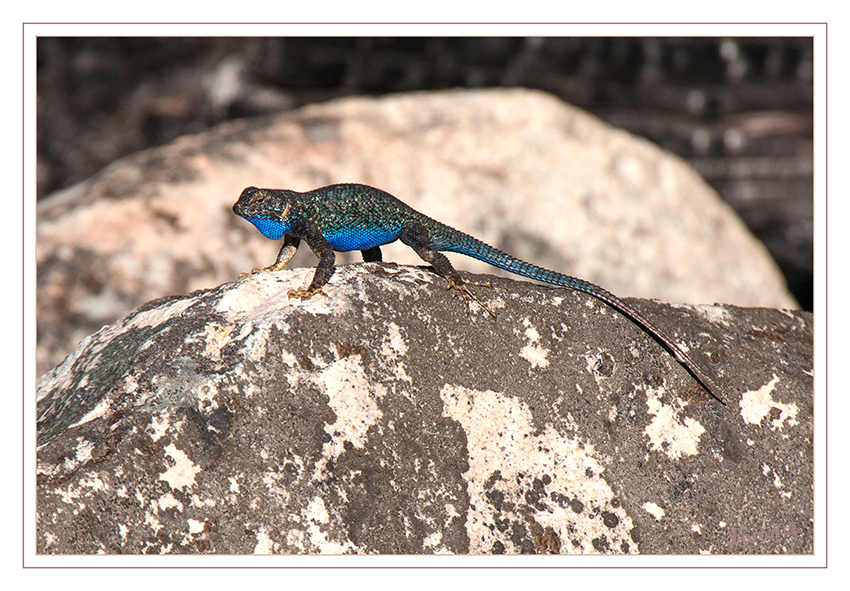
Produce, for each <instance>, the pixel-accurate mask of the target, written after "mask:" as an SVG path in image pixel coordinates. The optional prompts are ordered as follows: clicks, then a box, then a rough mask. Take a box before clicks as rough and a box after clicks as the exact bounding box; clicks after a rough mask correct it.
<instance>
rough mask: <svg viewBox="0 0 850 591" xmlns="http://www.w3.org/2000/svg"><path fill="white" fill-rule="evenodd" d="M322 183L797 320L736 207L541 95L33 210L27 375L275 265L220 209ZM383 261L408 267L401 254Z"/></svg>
mask: <svg viewBox="0 0 850 591" xmlns="http://www.w3.org/2000/svg"><path fill="white" fill-rule="evenodd" d="M335 182H360V183H366V184H371V185H375V186H378V187H379V188H381V189H384V190H386V191H389V192H390V193H393V194H394V195H396V196H397V197H399V198H400V199H402V200H403V201H405V202H407V203H408V204H410V205H412V206H413V207H415V208H417V209H420V210H421V211H423V212H424V213H426V214H429V215H431V216H432V217H435V218H437V219H439V220H440V221H443V222H445V223H448V224H450V225H454V226H456V227H458V228H460V229H462V230H464V231H466V232H468V233H470V234H473V235H475V236H476V237H479V238H481V239H483V240H485V241H487V242H489V243H491V244H493V245H494V246H496V247H499V248H501V249H502V250H505V251H507V252H510V253H511V254H514V255H516V256H519V257H521V258H524V259H526V260H529V261H531V262H534V263H536V264H539V265H543V266H545V267H549V268H551V269H553V270H556V271H562V272H566V273H568V274H570V275H577V276H579V277H582V278H583V279H587V280H590V281H593V282H594V283H598V284H599V285H602V286H603V287H606V288H608V289H610V290H611V291H613V292H614V293H616V294H618V295H625V296H639V297H657V298H663V299H665V300H667V301H672V302H684V303H709V304H710V303H713V302H723V303H733V304H736V305H740V306H768V307H781V308H789V307H794V302H793V299H792V298H791V297H790V296H789V295H788V293H787V291H786V290H785V286H784V281H783V279H782V277H781V274H780V273H779V272H778V270H777V269H776V266H775V265H774V263H773V261H772V260H771V259H770V256H769V255H768V254H767V251H766V250H765V248H764V247H763V246H762V245H761V244H760V243H759V242H758V241H756V240H755V239H754V238H753V237H752V236H751V235H750V233H749V232H748V231H747V230H746V228H745V227H744V225H743V223H742V222H741V221H740V220H739V219H738V218H737V216H736V215H735V214H734V213H733V212H732V211H731V209H729V208H728V207H727V206H726V205H725V204H723V203H722V202H721V200H720V199H719V197H718V196H717V195H716V194H715V192H714V191H713V190H711V189H710V188H709V187H708V186H707V185H706V184H705V183H704V182H703V181H702V179H700V177H699V176H698V175H697V174H696V173H695V172H694V171H693V170H692V169H691V168H690V167H689V166H688V165H687V164H686V163H685V162H684V161H682V160H680V159H679V158H677V157H675V156H673V155H671V154H669V153H666V152H664V151H662V150H660V149H659V148H657V147H656V146H654V145H652V144H650V143H649V142H647V141H646V140H643V139H639V138H636V137H633V136H631V135H629V134H627V133H625V132H623V131H620V130H617V129H614V128H612V127H610V126H608V125H606V124H604V123H602V122H601V121H599V120H598V119H596V118H594V117H592V116H590V115H588V114H587V113H585V112H583V111H581V110H579V109H576V108H573V107H571V106H569V105H566V104H564V103H562V102H561V101H559V100H557V99H555V98H554V97H552V96H549V95H546V94H544V93H541V92H537V91H527V90H490V91H447V92H438V93H419V94H410V95H403V96H392V97H385V98H380V99H370V98H350V99H345V100H340V101H335V102H332V103H327V104H321V105H310V106H308V107H305V108H303V109H299V110H298V111H294V112H291V113H286V114H283V115H279V116H275V117H269V118H263V119H257V120H245V121H236V122H232V123H227V124H222V125H221V126H219V127H217V128H216V129H214V130H212V131H210V132H207V133H203V134H199V135H196V136H191V137H183V138H180V139H178V140H176V141H174V142H173V143H172V144H170V145H167V146H164V147H161V148H156V149H152V150H147V151H145V152H142V153H139V154H137V155H134V156H132V157H128V158H125V159H122V160H121V161H119V162H116V163H114V164H113V165H111V166H109V167H108V168H106V169H104V170H103V171H102V172H101V173H99V174H98V175H96V176H95V177H93V178H91V179H90V180H88V181H86V182H83V183H80V184H78V185H76V186H74V187H71V188H69V189H66V190H64V191H62V192H61V193H57V194H55V195H54V196H52V197H51V198H48V199H46V200H45V201H44V202H42V203H40V204H39V209H38V244H37V257H38V373H39V375H41V374H42V373H43V372H45V371H47V370H48V369H50V368H51V367H53V366H55V365H57V364H58V363H60V362H61V361H62V359H63V358H64V357H65V356H66V355H67V354H68V353H70V352H71V351H72V350H73V349H74V348H75V347H76V345H77V343H79V341H80V340H81V339H83V338H85V336H86V335H89V334H91V333H93V332H95V331H96V330H98V329H99V328H100V327H101V326H102V325H104V324H108V323H111V322H113V321H114V320H116V319H117V318H120V317H121V316H123V315H125V314H127V313H129V312H130V311H131V310H133V309H134V308H136V307H138V306H140V305H141V304H142V303H144V302H146V301H149V300H151V299H154V298H158V297H162V296H165V295H169V294H178V293H187V292H189V291H192V290H195V289H201V288H208V287H212V286H215V285H218V284H220V283H222V282H224V281H228V280H230V279H231V278H233V277H234V276H235V275H236V273H238V272H239V271H245V270H247V269H250V268H252V267H253V266H259V265H267V264H269V263H271V262H272V261H273V260H274V256H275V254H276V253H277V248H278V246H277V245H275V244H273V243H272V242H269V241H267V240H265V239H264V238H263V237H262V236H261V235H260V234H259V233H258V232H256V230H254V229H253V227H251V226H250V225H249V224H247V223H246V222H245V221H244V220H240V219H238V218H236V217H235V216H233V214H232V212H231V211H230V206H231V205H232V204H233V202H235V201H236V198H237V197H238V196H239V193H240V192H241V191H242V189H244V188H245V187H247V186H260V187H271V188H290V189H297V190H306V189H312V188H315V187H319V186H322V185H326V184H330V183H335ZM304 250H306V249H304ZM314 260H315V259H313V258H312V255H310V254H305V255H303V256H301V255H299V258H297V259H296V260H294V261H293V262H292V264H293V266H298V265H304V264H308V265H309V264H312V263H313V262H314ZM351 260H352V259H351V258H348V259H347V258H345V257H341V258H340V261H342V262H345V261H351ZM385 260H393V261H396V262H400V263H415V264H418V263H419V262H420V261H419V260H418V259H417V258H416V255H415V254H413V253H412V252H411V251H410V250H409V249H407V248H404V247H401V246H397V247H390V248H388V249H387V250H386V257H385ZM457 266H459V267H461V268H465V269H469V270H473V271H476V272H484V271H488V272H489V270H488V268H487V267H486V266H485V265H484V264H483V263H478V262H475V261H468V260H465V259H463V258H462V257H459V258H458V259H457Z"/></svg>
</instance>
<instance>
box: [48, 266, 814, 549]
mask: <svg viewBox="0 0 850 591" xmlns="http://www.w3.org/2000/svg"><path fill="white" fill-rule="evenodd" d="M311 277H312V270H310V269H297V270H292V271H290V270H286V271H280V272H274V273H265V274H260V275H255V276H251V277H247V278H244V279H240V280H238V281H235V282H233V283H227V284H224V285H221V286H219V287H216V288H213V289H209V290H201V291H197V292H194V293H191V294H189V295H186V296H177V297H172V298H166V299H163V300H159V301H154V302H151V303H149V304H147V305H145V306H143V307H142V308H141V309H139V310H137V311H135V312H133V313H132V314H130V315H129V316H127V317H125V318H123V319H122V320H119V321H118V322H116V323H114V324H112V325H110V326H107V327H104V328H103V329H102V330H101V331H99V332H98V333H96V334H94V335H92V336H91V337H90V338H88V339H86V340H85V341H84V342H83V343H82V344H81V345H80V347H79V348H78V349H77V350H76V351H75V352H74V353H73V354H72V355H71V356H70V357H69V358H68V359H67V360H66V361H65V363H64V364H62V365H61V366H59V367H57V368H56V369H55V370H53V371H51V372H49V373H47V374H46V375H45V376H44V377H43V378H42V380H41V381H40V383H39V390H38V396H39V402H38V412H39V424H38V442H39V449H38V486H37V508H38V522H37V550H38V552H39V553H47V554H77V553H89V554H94V553H110V554H114V553H157V554H159V553H218V554H250V553H260V554H268V553H330V554H338V553H363V554H365V553H383V554H423V553H464V554H465V553H469V554H497V553H511V554H513V553H547V554H555V553H558V554H567V553H602V554H634V553H643V554H699V553H712V554H747V553H755V554H774V553H779V554H807V553H811V552H812V551H813V531H814V529H813V528H814V525H813V484H812V482H813V481H812V479H813V464H812V455H813V449H812V316H811V315H810V314H807V313H802V312H789V311H781V310H770V309H759V308H752V309H742V308H736V307H733V306H722V307H721V306H707V307H689V306H670V305H667V304H662V303H658V302H653V301H648V300H630V301H631V303H632V304H633V305H634V306H636V307H638V308H639V309H640V311H641V312H643V313H644V314H646V315H647V316H649V317H650V318H651V319H652V320H654V321H655V322H656V323H658V324H659V326H661V327H662V328H665V329H666V330H668V331H669V332H671V333H672V334H675V335H676V337H675V338H676V339H677V340H679V341H680V342H681V343H683V344H685V345H686V346H687V347H688V348H689V349H690V350H691V353H692V355H693V356H694V358H695V359H696V360H697V361H698V362H700V363H702V364H703V365H704V367H705V368H706V371H709V372H710V373H712V375H715V376H717V382H718V384H719V385H720V386H721V387H722V388H723V389H724V391H725V393H726V398H727V402H728V406H726V407H723V406H722V405H720V404H719V403H718V402H717V401H715V400H713V399H711V398H710V397H709V396H708V395H707V394H706V392H705V391H703V390H702V389H701V388H700V387H699V386H698V385H697V384H696V382H694V380H693V379H692V378H691V377H690V376H689V374H687V373H686V372H685V371H684V370H683V369H682V368H681V366H680V365H679V364H678V363H677V362H676V361H675V360H674V359H673V358H672V357H671V356H670V355H669V354H668V353H667V352H666V351H665V350H663V349H662V348H661V347H660V346H659V345H658V343H656V342H655V341H653V340H652V339H651V338H650V337H648V336H647V335H646V333H644V332H643V331H641V330H640V329H639V328H637V327H636V326H635V325H634V324H632V323H631V322H629V321H628V320H627V319H625V318H624V317H622V316H621V315H619V314H617V313H615V312H614V311H612V310H611V309H610V308H608V307H606V306H605V305H604V304H601V303H600V302H598V301H596V300H594V299H593V298H591V297H589V296H586V295H584V294H579V293H575V292H571V291H567V290H564V289H559V288H552V287H546V286H537V285H533V284H530V283H526V282H516V281H512V280H509V279H503V278H497V277H490V278H487V279H489V280H490V281H492V288H491V289H485V288H476V291H477V293H478V294H479V296H480V297H481V298H482V300H483V301H484V303H485V304H486V305H488V306H489V307H490V308H491V309H493V310H494V311H496V314H497V319H496V320H493V319H492V318H491V317H490V316H489V315H488V314H487V313H485V312H483V311H480V310H477V311H476V310H473V312H472V313H471V314H470V315H467V313H466V311H465V307H464V305H463V303H462V302H461V301H460V300H459V299H457V298H453V297H452V296H451V292H449V291H447V290H446V289H445V281H444V280H443V279H442V278H440V277H438V276H436V275H434V274H433V273H432V272H431V271H430V270H428V269H425V268H411V267H398V266H395V265H392V264H386V263H383V264H380V263H370V264H357V265H347V266H343V267H340V268H338V270H337V272H336V273H335V274H334V276H333V277H332V279H331V281H330V283H329V284H328V285H327V287H326V289H325V291H326V292H327V296H328V297H322V296H315V297H314V298H312V299H310V300H308V301H305V302H301V301H300V300H297V299H292V300H290V299H289V298H288V297H287V292H288V290H289V289H292V288H296V287H299V286H303V285H306V283H307V282H309V280H310V278H311ZM479 279H483V278H479Z"/></svg>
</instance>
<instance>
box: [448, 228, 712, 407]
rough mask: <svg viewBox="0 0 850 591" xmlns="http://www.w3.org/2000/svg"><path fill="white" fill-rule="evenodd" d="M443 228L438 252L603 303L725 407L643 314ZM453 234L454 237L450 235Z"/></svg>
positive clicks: (597, 291) (582, 282) (595, 289)
mask: <svg viewBox="0 0 850 591" xmlns="http://www.w3.org/2000/svg"><path fill="white" fill-rule="evenodd" d="M446 228H447V229H448V230H450V232H446V235H445V236H441V235H439V233H438V235H436V236H432V241H433V242H434V245H435V246H436V247H437V248H438V249H439V250H443V251H449V252H457V253H460V254H463V255H466V256H470V257H472V258H475V259H478V260H479V261H483V262H485V263H487V264H489V265H493V266H494V267H498V268H500V269H504V270H505V271H509V272H511V273H514V274H516V275H520V276H522V277H528V278H529V279H535V280H537V281H542V282H544V283H549V284H551V285H558V286H561V287H566V288H569V289H574V290H576V291H581V292H584V293H586V294H589V295H591V296H593V297H595V298H597V299H598V300H601V301H603V302H605V303H606V304H608V305H609V306H611V307H612V308H614V309H615V310H617V311H619V312H621V313H622V314H623V315H625V316H626V317H627V318H629V319H630V320H631V321H632V322H634V323H635V324H637V325H638V326H640V327H641V328H643V329H644V330H645V331H647V332H648V333H649V334H650V335H651V336H652V337H654V338H655V339H656V340H657V341H658V342H659V343H660V344H661V345H662V346H664V348H665V349H667V350H668V351H669V352H670V353H672V354H673V356H674V357H675V358H676V359H677V360H678V361H679V363H681V364H682V366H683V367H684V368H685V369H687V370H688V372H689V373H690V374H691V375H692V376H693V377H694V378H695V379H696V380H697V381H698V382H699V383H700V384H701V385H702V386H703V387H704V388H705V389H706V390H708V392H709V393H710V394H711V395H712V396H713V397H714V398H716V399H717V400H719V401H720V403H721V404H723V405H725V404H726V403H725V402H723V398H722V397H721V396H720V393H721V390H720V388H719V387H718V386H717V384H715V383H714V380H713V379H711V377H709V376H708V374H706V373H705V372H704V371H703V370H702V369H700V367H699V366H698V365H697V364H696V363H695V362H694V360H693V359H691V357H690V355H688V353H687V352H686V351H685V349H684V348H683V347H682V346H681V345H680V344H678V343H676V342H675V341H673V340H672V339H671V338H670V337H668V336H666V335H665V333H664V332H663V331H661V330H660V329H659V328H658V327H657V326H655V324H653V323H652V322H650V321H649V320H648V319H647V318H646V317H645V316H644V315H643V314H641V313H640V312H638V311H637V310H635V309H634V308H632V307H631V306H630V305H629V304H627V303H626V302H624V301H623V300H621V299H620V298H618V297H617V296H615V295H614V294H612V293H611V292H609V291H608V290H606V289H604V288H602V287H599V286H598V285H596V284H594V283H590V282H589V281H585V280H584V279H579V278H578V277H571V276H569V275H564V274H562V273H556V272H555V271H550V270H548V269H544V268H542V267H538V266H537V265H532V264H531V263H526V262H525V261H522V260H520V259H517V258H515V257H512V256H511V255H509V254H506V253H504V252H502V251H501V250H499V249H497V248H493V247H492V246H490V245H489V244H486V243H484V242H482V241H480V240H478V239H477V238H473V237H472V236H470V235H468V234H464V233H463V232H461V231H459V230H455V229H454V228H449V227H448V226H446ZM455 232H456V233H457V234H454V233H455ZM450 234H453V235H450Z"/></svg>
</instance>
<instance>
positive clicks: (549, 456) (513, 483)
mask: <svg viewBox="0 0 850 591" xmlns="http://www.w3.org/2000/svg"><path fill="white" fill-rule="evenodd" d="M440 397H441V398H442V400H443V403H444V405H445V406H444V410H443V414H444V416H448V417H450V418H452V419H454V420H456V421H458V422H459V423H460V424H461V425H462V426H463V428H464V431H465V432H466V437H467V446H468V453H469V470H467V471H466V472H465V473H464V478H465V479H466V481H467V491H468V493H469V506H470V509H469V511H468V513H467V520H466V530H467V534H468V535H469V552H470V553H472V554H481V553H490V552H492V550H493V546H494V544H496V543H500V544H501V545H503V546H504V548H505V552H506V553H519V552H520V551H521V550H522V548H521V547H520V546H518V545H517V544H516V543H515V541H513V540H512V539H511V534H510V532H502V531H500V529H499V528H496V527H493V525H494V523H495V522H496V521H504V520H505V519H509V520H512V521H517V522H520V523H522V524H523V526H526V525H529V524H535V525H538V526H540V528H541V529H543V528H551V532H552V533H553V534H554V535H555V536H556V537H557V540H558V543H559V551H560V552H565V553H594V552H598V551H599V550H598V549H597V548H596V547H595V546H594V541H595V540H600V539H602V538H603V537H604V538H605V539H606V540H607V544H608V547H609V548H611V549H612V550H613V551H614V552H628V553H635V552H637V551H638V548H637V545H636V544H635V542H634V541H633V540H632V539H631V537H630V531H631V529H632V519H631V517H629V515H628V514H627V513H626V512H625V510H624V509H623V508H622V506H620V505H619V504H616V503H613V500H614V496H615V495H614V492H613V491H612V490H611V488H610V486H609V485H608V483H607V482H606V481H605V479H604V478H603V477H602V472H603V470H604V469H603V467H602V464H601V463H600V462H599V461H598V460H596V459H595V458H594V457H593V456H594V450H593V447H592V446H590V445H585V444H583V443H581V442H579V441H578V440H577V439H570V438H567V437H565V436H564V435H562V434H561V433H559V432H558V431H557V430H556V429H555V428H554V427H553V426H552V425H551V424H550V425H546V426H545V428H543V429H542V430H540V429H539V428H538V426H536V425H535V424H534V419H533V418H532V415H531V412H530V410H529V409H528V407H527V405H525V404H524V403H522V402H521V401H519V400H517V399H516V398H513V397H510V396H505V395H503V394H499V393H497V392H493V391H490V390H487V391H483V392H482V391H476V390H469V389H466V388H463V387H460V386H450V385H446V386H445V387H443V390H442V391H441V392H440ZM541 484H542V488H541V487H540V485H541ZM532 490H534V491H535V492H538V493H539V494H538V495H537V501H536V503H535V504H536V507H533V506H529V504H528V502H527V500H526V499H527V493H529V492H530V491H532ZM494 493H497V495H498V497H500V498H501V501H500V502H499V503H498V506H494V504H493V502H492V499H493V495H494ZM556 499H561V500H564V502H563V503H562V502H559V501H558V500H556ZM541 506H542V507H543V509H542V510H541V509H540V507H541ZM577 506H580V507H582V508H581V509H580V510H578V511H577V510H576V509H575V508H574V507H577ZM603 515H604V516H605V517H606V519H607V523H603V518H602V517H601V516H603ZM502 529H504V528H502ZM549 548H550V549H551V546H550V547H549ZM538 550H540V548H538Z"/></svg>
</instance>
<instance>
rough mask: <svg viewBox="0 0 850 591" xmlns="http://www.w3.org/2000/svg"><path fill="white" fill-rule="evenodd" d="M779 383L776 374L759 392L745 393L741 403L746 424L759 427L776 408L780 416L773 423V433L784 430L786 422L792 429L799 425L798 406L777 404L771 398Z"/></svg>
mask: <svg viewBox="0 0 850 591" xmlns="http://www.w3.org/2000/svg"><path fill="white" fill-rule="evenodd" d="M778 382H779V378H778V377H777V376H776V374H774V376H773V379H772V380H770V381H769V382H768V383H767V384H765V385H764V386H762V387H761V388H759V389H758V390H748V391H746V392H744V395H743V396H742V397H741V402H740V403H739V405H740V407H741V417H742V418H743V419H744V422H746V423H748V424H750V425H758V424H759V423H761V422H762V420H763V419H764V418H765V417H766V416H767V415H768V414H770V412H771V410H772V409H774V408H775V409H776V410H778V411H779V416H778V417H777V418H775V419H773V420H772V421H771V424H770V430H771V431H775V430H777V429H782V427H783V426H784V425H785V421H788V424H789V425H790V426H792V427H793V426H795V425H797V405H796V404H794V403H791V404H783V403H781V402H777V401H775V400H774V399H773V397H772V396H771V393H772V392H773V390H774V389H775V387H776V384H777V383H778Z"/></svg>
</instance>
